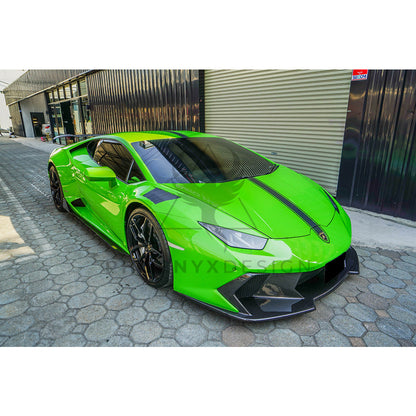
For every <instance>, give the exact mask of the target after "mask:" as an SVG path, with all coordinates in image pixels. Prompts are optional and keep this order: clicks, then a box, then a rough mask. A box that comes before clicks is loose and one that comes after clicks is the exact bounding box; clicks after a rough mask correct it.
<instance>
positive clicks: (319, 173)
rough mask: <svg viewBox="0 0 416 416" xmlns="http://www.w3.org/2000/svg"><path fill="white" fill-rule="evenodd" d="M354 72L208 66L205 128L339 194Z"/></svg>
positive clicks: (206, 72)
mask: <svg viewBox="0 0 416 416" xmlns="http://www.w3.org/2000/svg"><path fill="white" fill-rule="evenodd" d="M351 75H352V71H351V70H293V71H282V70H258V71H256V70H238V71H234V70H207V71H205V131H206V132H207V133H212V134H217V135H219V136H223V137H225V138H228V139H230V140H234V141H236V142H238V143H240V144H242V145H244V146H247V147H249V148H251V149H252V150H255V151H257V152H258V153H260V154H262V155H264V156H266V157H268V158H270V159H272V160H274V161H276V162H278V163H281V164H283V165H285V166H288V167H290V168H292V169H294V170H296V171H298V172H300V173H303V174H305V175H307V176H309V177H310V178H311V179H313V180H315V181H317V182H318V183H320V184H321V185H322V186H324V187H325V188H326V189H328V191H329V192H331V193H333V194H335V192H336V188H337V182H338V173H339V165H340V160H341V152H342V143H343V137H344V128H345V119H346V115H347V107H348V98H349V90H350V83H351Z"/></svg>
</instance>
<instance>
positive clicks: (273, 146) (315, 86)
mask: <svg viewBox="0 0 416 416" xmlns="http://www.w3.org/2000/svg"><path fill="white" fill-rule="evenodd" d="M362 74H364V75H359V76H356V75H353V71H352V70H313V71H312V70H291V71H283V70H257V71H255V70H205V71H202V70H70V71H66V70H65V71H64V70H61V71H45V70H43V71H28V72H27V73H25V74H24V75H23V76H22V77H20V78H19V79H18V80H17V81H15V82H14V83H13V84H11V85H10V86H9V87H8V88H6V89H5V90H4V92H5V97H6V102H7V104H8V105H9V109H10V114H11V117H12V123H13V127H14V130H15V132H16V134H18V135H21V136H38V135H39V125H41V124H42V123H43V122H44V123H50V124H51V127H52V130H53V133H54V134H55V135H59V134H64V133H66V134H70V133H71V134H105V133H115V132H122V131H143V130H193V131H205V132H207V133H212V134H217V135H220V136H223V137H225V138H228V139H230V140H233V141H236V142H238V143H240V144H242V145H244V146H247V147H250V148H251V149H253V150H255V151H257V152H259V153H260V154H263V155H264V156H266V157H268V158H270V159H272V160H274V161H276V162H279V163H282V164H284V165H286V166H288V167H290V168H292V169H294V170H296V171H298V172H300V173H303V174H305V175H307V176H309V177H310V178H311V179H313V180H315V181H317V182H318V183H320V184H321V185H322V186H324V187H325V188H326V189H327V190H328V191H329V192H331V193H332V194H334V195H337V198H338V199H339V200H340V202H341V203H343V204H344V205H346V206H355V207H358V208H364V209H368V210H371V211H375V212H381V213H386V214H389V215H395V216H399V217H403V218H408V219H412V220H416V198H414V197H413V195H414V192H415V191H416V170H415V169H416V167H415V166H416V163H415V162H416V144H415V105H416V71H368V73H367V71H365V72H363V73H362Z"/></svg>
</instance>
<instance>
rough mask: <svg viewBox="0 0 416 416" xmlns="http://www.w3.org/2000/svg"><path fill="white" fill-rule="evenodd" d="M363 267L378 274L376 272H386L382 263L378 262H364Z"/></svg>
mask: <svg viewBox="0 0 416 416" xmlns="http://www.w3.org/2000/svg"><path fill="white" fill-rule="evenodd" d="M363 265H364V267H366V268H367V269H371V270H374V271H376V272H378V271H381V272H382V271H384V270H386V266H385V265H384V264H383V263H379V262H378V261H373V260H365V261H364V263H363Z"/></svg>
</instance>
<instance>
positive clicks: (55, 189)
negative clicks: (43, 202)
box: [49, 166, 65, 212]
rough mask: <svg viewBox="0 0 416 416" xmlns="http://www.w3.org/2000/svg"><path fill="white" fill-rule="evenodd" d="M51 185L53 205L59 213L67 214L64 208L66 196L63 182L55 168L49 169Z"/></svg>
mask: <svg viewBox="0 0 416 416" xmlns="http://www.w3.org/2000/svg"><path fill="white" fill-rule="evenodd" d="M49 183H50V186H51V194H52V199H53V203H54V204H55V207H56V209H57V210H58V211H61V212H65V208H64V194H63V192H62V186H61V181H60V180H59V175H58V171H57V170H56V168H55V166H51V167H50V169H49Z"/></svg>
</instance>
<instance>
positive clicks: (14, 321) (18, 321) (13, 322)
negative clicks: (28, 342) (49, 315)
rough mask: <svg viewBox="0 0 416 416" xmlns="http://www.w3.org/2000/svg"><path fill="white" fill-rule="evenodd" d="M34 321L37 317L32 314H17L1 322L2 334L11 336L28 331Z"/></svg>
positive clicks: (0, 330)
mask: <svg viewBox="0 0 416 416" xmlns="http://www.w3.org/2000/svg"><path fill="white" fill-rule="evenodd" d="M34 323H35V319H34V318H33V316H31V315H27V314H26V315H20V316H16V317H14V318H11V319H8V320H7V321H4V322H3V323H1V324H0V335H2V336H7V337H10V336H13V335H17V334H20V333H21V332H24V331H27V330H28V329H29V328H30V327H31V326H32V325H33V324H34Z"/></svg>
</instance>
